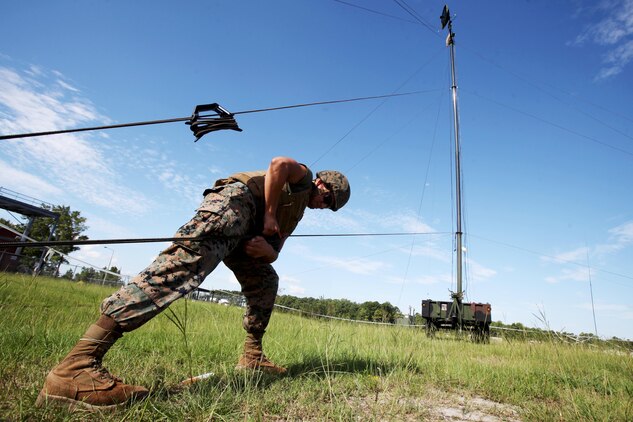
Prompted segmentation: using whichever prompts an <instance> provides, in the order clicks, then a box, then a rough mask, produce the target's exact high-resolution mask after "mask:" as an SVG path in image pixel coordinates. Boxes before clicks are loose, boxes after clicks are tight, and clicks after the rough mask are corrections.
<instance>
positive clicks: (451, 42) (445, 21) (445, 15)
mask: <svg viewBox="0 0 633 422" xmlns="http://www.w3.org/2000/svg"><path fill="white" fill-rule="evenodd" d="M440 19H441V22H442V29H444V28H445V27H446V26H447V25H448V37H446V46H447V47H449V48H450V55H451V82H452V83H451V92H452V96H453V125H454V129H455V197H456V204H455V205H456V214H457V215H456V223H457V229H456V231H455V243H456V249H457V274H456V276H457V291H456V292H455V293H453V295H454V296H455V298H456V299H457V300H458V301H460V302H461V300H462V298H463V294H464V292H463V288H462V280H463V260H462V255H463V246H462V243H463V240H462V235H463V232H462V181H461V173H462V172H461V148H460V142H459V110H458V107H457V76H456V73H455V33H454V32H453V21H452V19H451V15H450V11H449V10H448V6H444V10H443V11H442V16H441V17H440Z"/></svg>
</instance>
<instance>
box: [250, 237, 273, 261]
mask: <svg viewBox="0 0 633 422" xmlns="http://www.w3.org/2000/svg"><path fill="white" fill-rule="evenodd" d="M244 252H246V255H248V256H250V257H251V258H269V257H272V256H274V257H276V256H277V251H275V250H274V249H273V247H272V246H271V245H270V243H268V242H266V239H264V238H263V237H262V236H255V237H254V238H252V239H250V240H247V241H246V242H244Z"/></svg>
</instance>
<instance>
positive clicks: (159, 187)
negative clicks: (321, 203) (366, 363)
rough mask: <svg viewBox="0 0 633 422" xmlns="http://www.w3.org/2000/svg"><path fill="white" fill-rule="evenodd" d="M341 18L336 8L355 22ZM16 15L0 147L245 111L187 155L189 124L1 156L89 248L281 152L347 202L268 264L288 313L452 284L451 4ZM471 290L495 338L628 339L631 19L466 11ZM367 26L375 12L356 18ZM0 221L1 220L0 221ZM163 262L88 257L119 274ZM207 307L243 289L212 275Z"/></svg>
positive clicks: (7, 29)
mask: <svg viewBox="0 0 633 422" xmlns="http://www.w3.org/2000/svg"><path fill="white" fill-rule="evenodd" d="M346 3H347V4H346ZM399 3H401V4H403V5H404V4H406V5H408V6H410V7H411V8H412V9H413V10H415V12H416V14H417V16H418V18H419V19H420V20H422V21H423V22H424V24H421V23H420V22H419V21H417V20H416V19H414V17H412V16H411V15H410V14H409V13H407V11H405V10H404V9H403V8H402V7H401V5H400V4H398V2H396V1H387V0H383V1H378V0H374V1H363V2H361V1H359V0H349V1H345V2H342V1H334V0H318V1H317V0H312V1H272V2H259V1H243V2H235V1H232V2H229V1H213V2H211V1H208V2H202V1H200V2H179V3H177V4H176V3H173V2H165V1H156V0H154V1H151V2H150V1H137V2H123V1H110V2H76V1H64V0H61V1H57V2H45V1H23V2H6V3H4V4H3V5H2V6H0V11H1V13H0V133H2V134H11V133H23V132H34V131H44V130H53V129H64V128H74V127H85V126H95V125H102V124H112V123H124V122H130V121H142V120H153V119H164V118H172V117H184V116H187V115H189V114H190V113H191V112H192V110H193V108H194V106H195V105H196V104H204V103H211V102H218V103H220V104H221V105H222V106H224V107H225V108H226V109H228V110H230V111H234V112H237V111H244V110H252V109H259V108H266V107H275V106H284V105H293V104H299V103H306V102H315V101H327V100H335V99H347V98H356V97H365V96H372V95H382V94H391V93H396V92H398V93H403V92H413V91H423V92H422V93H420V94H417V95H410V96H404V97H397V98H391V99H389V100H373V101H364V102H354V103H346V104H336V105H326V106H317V107H309V108H300V109H292V110H284V111H273V112H266V113H254V114H244V115H239V116H238V117H237V120H238V122H239V124H240V126H241V127H242V128H243V129H244V132H242V133H236V132H228V131H227V132H216V133H213V134H210V135H207V136H205V137H204V138H203V139H202V140H201V141H199V142H197V143H193V136H192V135H191V133H190V132H189V130H188V127H187V126H185V125H184V124H181V123H174V124H168V125H157V126H146V127H136V128H127V129H116V130H110V131H103V132H90V133H81V134H67V135H58V136H49V137H39V138H27V139H21V140H11V141H2V143H1V144H0V186H4V187H5V188H8V189H11V190H14V191H18V192H20V193H23V194H26V195H30V196H33V197H36V198H40V199H42V200H44V201H47V202H50V203H55V204H65V205H69V206H71V208H72V209H76V210H80V211H81V213H82V215H84V216H86V217H87V218H88V225H89V226H90V229H89V231H88V235H89V236H90V237H91V238H94V239H101V238H120V237H160V236H170V235H172V234H173V233H174V231H175V230H176V229H177V228H178V227H179V226H180V225H181V224H183V223H184V222H186V221H187V220H188V219H189V218H190V217H191V215H192V214H193V212H194V210H195V208H196V206H197V204H198V203H199V202H200V200H201V193H202V191H203V190H204V188H205V187H207V186H209V185H211V184H212V183H213V181H214V180H215V179H217V178H219V177H223V176H226V175H228V174H230V173H233V172H236V171H243V170H254V169H262V168H265V167H266V166H267V164H268V162H269V160H270V158H272V157H274V156H277V155H287V156H291V157H293V158H295V159H297V160H299V161H301V162H304V163H306V164H308V165H310V166H311V167H312V168H313V170H315V171H316V170H320V169H339V170H341V171H343V172H345V173H346V174H347V175H348V177H349V179H350V181H351V184H352V191H353V194H352V198H351V201H350V203H349V204H348V206H346V207H345V208H344V209H342V210H341V211H339V212H337V213H331V212H329V211H319V210H314V211H308V212H306V217H305V218H304V221H302V224H301V225H300V226H299V229H298V230H297V231H296V234H334V233H350V232H355V233H385V232H411V231H419V232H432V233H434V234H432V235H421V236H416V237H415V238H413V237H363V238H337V237H323V238H293V239H290V240H289V241H288V242H287V243H286V246H285V248H284V251H283V254H282V256H281V257H280V259H279V260H278V262H277V263H276V265H275V267H276V269H277V270H278V273H279V274H280V277H281V282H280V288H281V293H282V294H293V295H298V296H312V297H320V296H323V297H328V298H348V299H350V300H353V301H357V302H362V301H366V300H378V301H381V302H382V301H389V302H391V303H393V304H395V305H397V306H398V307H400V309H401V310H402V311H403V312H405V313H407V312H408V311H409V307H412V308H414V309H415V310H416V311H419V309H420V301H421V300H422V299H426V298H433V299H438V300H439V299H442V300H443V299H448V298H449V289H454V288H455V287H454V281H453V278H454V269H453V268H454V254H453V251H452V250H453V245H452V237H451V235H450V234H446V233H451V232H453V231H454V230H455V228H454V223H453V221H454V217H453V207H452V205H451V204H452V203H453V199H452V198H453V196H452V193H451V189H452V188H451V186H452V170H451V142H452V129H451V127H452V117H451V105H450V82H449V67H448V66H449V55H448V54H449V52H448V49H447V48H446V47H445V45H444V39H445V36H446V33H445V32H441V31H440V30H439V15H440V13H441V10H442V7H443V5H444V3H443V2H439V1H428V0H427V1H419V0H407V2H406V3H404V2H403V1H402V0H400V2H399ZM449 7H450V9H451V11H452V13H454V14H455V15H456V16H455V18H454V31H455V33H456V43H457V46H456V60H457V63H456V64H457V77H458V85H459V105H460V118H461V138H462V152H463V163H462V164H463V174H464V178H463V183H464V204H465V227H464V229H465V233H466V234H465V239H466V242H465V245H466V254H465V256H466V264H467V265H466V269H467V271H466V290H467V292H466V294H467V299H468V300H469V301H477V302H490V303H491V304H492V307H493V319H494V320H501V321H504V322H506V323H512V322H522V323H524V324H526V325H528V326H536V327H541V328H543V327H544V326H545V325H547V326H549V327H550V328H552V329H556V330H567V331H572V332H576V333H578V332H593V330H594V323H593V318H592V311H591V297H590V290H589V281H591V283H592V285H593V294H594V303H595V311H596V322H597V327H598V334H599V335H601V336H606V337H610V336H618V337H624V338H630V339H633V304H631V300H630V296H631V293H633V263H632V260H631V257H632V256H633V253H632V252H633V212H632V210H633V195H631V193H632V192H631V188H630V180H631V178H632V176H633V165H632V164H633V114H632V113H631V111H630V104H631V103H632V101H631V100H632V94H631V93H632V92H633V89H632V88H633V86H632V85H633V83H632V82H633V76H632V75H633V64H632V63H631V60H632V59H633V0H613V1H598V2H596V1H588V0H586V1H585V0H574V1H567V2H547V1H541V0H536V1H513V2H508V1H484V2H470V1H456V2H453V3H451V4H449ZM367 9H370V10H367ZM0 215H1V216H2V217H4V218H9V219H12V218H13V217H12V216H10V215H8V214H6V213H5V212H4V211H2V212H1V214H0ZM164 246H165V245H161V244H142V245H113V246H111V248H112V249H110V250H109V249H106V248H104V247H103V246H88V247H83V248H82V249H81V251H79V252H77V253H76V254H75V255H76V256H77V257H78V258H80V259H83V260H86V261H89V262H92V263H94V264H95V265H98V266H105V265H106V264H107V263H108V260H109V259H110V256H111V250H114V256H113V265H117V266H119V267H121V268H122V269H123V272H124V273H125V274H135V273H137V272H138V271H140V270H142V269H143V268H144V267H145V266H146V265H147V264H148V263H149V262H151V260H152V259H153V257H154V256H155V255H156V254H157V252H158V251H159V250H160V249H161V248H162V247H164ZM203 287H206V288H220V289H222V288H227V289H237V288H238V286H237V283H236V281H235V279H234V278H233V276H232V275H231V274H230V272H228V271H227V270H226V269H224V268H218V270H217V271H216V272H214V273H213V274H212V275H211V276H210V277H209V278H208V279H207V280H206V281H205V282H204V284H203Z"/></svg>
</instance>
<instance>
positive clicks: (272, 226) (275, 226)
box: [262, 214, 279, 236]
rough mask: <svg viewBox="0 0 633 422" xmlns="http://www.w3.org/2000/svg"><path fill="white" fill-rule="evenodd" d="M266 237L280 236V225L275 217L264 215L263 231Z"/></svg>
mask: <svg viewBox="0 0 633 422" xmlns="http://www.w3.org/2000/svg"><path fill="white" fill-rule="evenodd" d="M262 233H263V234H264V236H272V235H273V234H279V223H278V222H277V218H276V217H275V216H274V215H270V214H265V215H264V229H263V230H262Z"/></svg>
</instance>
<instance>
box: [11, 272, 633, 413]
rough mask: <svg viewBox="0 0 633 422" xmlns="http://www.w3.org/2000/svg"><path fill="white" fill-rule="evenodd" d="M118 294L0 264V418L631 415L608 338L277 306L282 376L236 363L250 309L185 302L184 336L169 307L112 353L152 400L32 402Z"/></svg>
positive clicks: (623, 356) (270, 344) (627, 377)
mask: <svg viewBox="0 0 633 422" xmlns="http://www.w3.org/2000/svg"><path fill="white" fill-rule="evenodd" d="M112 291H113V289H112V288H106V287H101V286H94V285H88V284H82V283H73V282H68V281H62V280H53V279H47V278H37V279H32V278H28V277H24V276H17V275H10V274H3V273H0V420H7V419H8V420H117V421H120V420H134V421H144V420H147V421H155V420H165V421H171V420H187V421H207V420H229V421H232V420H255V421H258V420H262V421H263V420H274V421H281V420H312V421H321V420H345V421H346V420H361V421H364V420H395V421H400V420H411V421H417V420H446V419H449V418H450V417H451V415H452V416H455V415H457V416H455V417H457V418H459V417H462V418H463V419H465V418H466V416H468V417H475V416H477V415H480V417H482V418H483V417H484V416H486V417H492V416H494V417H497V418H498V419H499V420H534V421H546V420H600V421H603V420H613V421H630V420H633V357H632V356H631V354H630V352H628V351H623V350H617V349H614V348H609V347H608V345H607V346H604V347H600V346H583V345H569V344H564V343H560V342H555V341H551V342H539V343H530V342H516V341H515V342H512V343H508V342H493V343H491V344H489V345H479V344H474V343H471V342H469V341H465V340H459V339H455V338H443V337H441V336H439V338H436V339H427V338H426V336H425V335H424V333H423V331H420V330H418V329H410V328H398V327H385V326H371V325H367V324H358V325H357V324H352V323H347V322H339V321H322V320H314V319H307V318H302V317H299V316H296V315H292V314H287V313H281V312H275V313H274V314H273V318H272V322H271V326H270V327H269V330H268V333H267V335H266V336H265V338H264V346H265V350H266V353H267V354H268V355H269V357H270V358H271V359H273V360H274V361H275V362H277V363H279V364H282V365H284V366H286V367H287V368H288V370H289V374H288V376H285V377H274V376H269V375H265V374H259V373H244V372H240V371H235V370H234V369H233V368H234V365H235V363H236V362H237V358H238V356H239V354H240V352H241V347H242V341H243V339H244V332H243V330H242V328H241V315H242V312H243V310H242V309H240V308H237V307H226V306H221V305H216V304H211V303H201V302H191V301H189V302H185V301H183V300H181V301H179V302H177V303H176V304H174V305H173V306H172V308H171V309H172V310H173V311H174V313H175V314H176V315H177V317H178V318H179V319H180V320H181V321H184V320H186V321H187V323H186V331H185V334H186V341H185V337H184V336H183V332H182V329H181V328H179V327H178V326H177V324H174V323H173V322H172V321H171V320H170V318H168V317H167V315H168V313H167V312H166V313H164V314H162V315H160V316H158V317H157V318H155V319H153V320H152V321H150V322H149V323H148V324H146V325H145V326H143V327H142V328H140V329H139V330H137V331H135V332H133V333H129V334H126V335H125V336H124V337H123V339H121V340H120V341H119V342H117V344H116V345H115V346H114V347H113V348H112V350H111V351H110V353H108V355H107V356H106V359H105V362H104V364H105V365H106V366H107V367H108V369H110V371H111V372H112V373H113V374H115V375H118V376H120V377H122V378H124V379H125V380H126V382H129V383H137V384H140V385H144V386H146V387H149V388H151V390H152V394H151V396H150V397H149V399H147V400H145V401H143V402H141V403H138V404H135V405H132V406H129V407H127V408H124V409H121V410H118V411H116V412H112V413H107V414H105V413H104V414H89V413H86V412H78V413H74V414H71V413H68V412H66V411H63V410H60V409H55V408H45V409H38V408H35V406H34V403H35V399H36V397H37V394H38V392H39V390H40V388H41V387H42V383H43V380H44V377H45V376H46V373H47V372H48V371H49V370H50V369H51V368H52V367H53V366H54V365H55V364H56V363H57V362H59V360H60V359H62V358H63V357H64V355H65V354H66V353H67V352H68V351H69V350H70V348H71V347H72V346H73V345H74V344H75V342H76V341H77V340H78V338H79V337H80V336H81V335H82V334H83V332H84V331H85V329H86V328H87V327H88V326H89V325H90V324H91V323H93V322H94V321H95V320H96V319H97V317H98V315H99V311H98V307H99V304H100V303H101V300H102V299H103V298H104V297H106V296H107V295H109V294H110V293H111V292H112ZM172 319H173V317H172ZM207 372H213V373H214V376H213V377H211V378H209V379H207V380H205V381H202V382H200V383H198V384H195V385H193V386H192V387H189V388H188V389H185V390H182V391H180V392H175V391H174V387H175V386H176V385H177V384H178V382H179V381H181V380H183V379H185V378H187V377H188V376H189V375H191V374H193V375H198V374H203V373H207ZM449 420H450V419H449Z"/></svg>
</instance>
